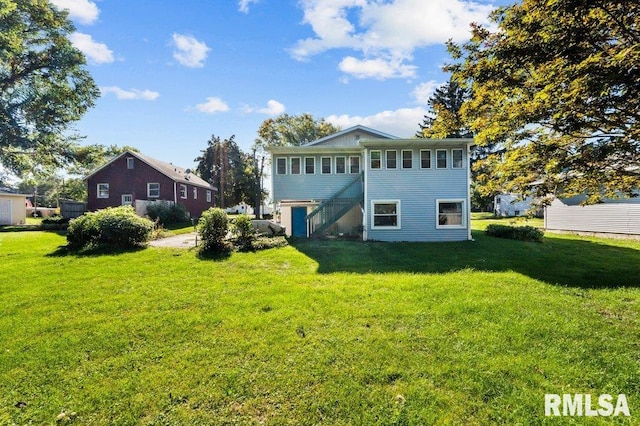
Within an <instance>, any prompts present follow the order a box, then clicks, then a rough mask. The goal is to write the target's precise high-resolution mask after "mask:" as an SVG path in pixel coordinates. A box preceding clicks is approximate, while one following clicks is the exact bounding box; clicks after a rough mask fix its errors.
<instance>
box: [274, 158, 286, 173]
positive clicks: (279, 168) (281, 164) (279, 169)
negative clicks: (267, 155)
mask: <svg viewBox="0 0 640 426" xmlns="http://www.w3.org/2000/svg"><path fill="white" fill-rule="evenodd" d="M276 174H277V175H286V174H287V159H286V158H276Z"/></svg>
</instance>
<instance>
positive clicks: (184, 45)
mask: <svg viewBox="0 0 640 426" xmlns="http://www.w3.org/2000/svg"><path fill="white" fill-rule="evenodd" d="M173 46H174V47H175V48H176V50H174V52H173V57H174V58H175V59H176V60H177V61H178V62H180V63H181V64H182V65H184V66H186V67H189V68H201V67H203V66H204V60H205V59H207V54H208V53H209V51H210V50H211V49H210V48H209V47H208V46H207V45H206V44H205V43H204V42H202V41H198V40H196V39H195V37H193V36H190V35H185V34H177V33H174V34H173Z"/></svg>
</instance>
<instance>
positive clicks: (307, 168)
mask: <svg viewBox="0 0 640 426" xmlns="http://www.w3.org/2000/svg"><path fill="white" fill-rule="evenodd" d="M315 173H316V159H315V158H314V157H304V174H305V175H314V174H315Z"/></svg>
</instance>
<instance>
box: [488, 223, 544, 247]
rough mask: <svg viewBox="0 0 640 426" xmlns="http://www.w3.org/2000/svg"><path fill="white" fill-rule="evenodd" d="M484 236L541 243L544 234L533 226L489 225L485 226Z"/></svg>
mask: <svg viewBox="0 0 640 426" xmlns="http://www.w3.org/2000/svg"><path fill="white" fill-rule="evenodd" d="M485 232H486V234H487V235H490V236H492V237H497V238H508V239H511V240H519V241H534V242H538V243H541V242H542V239H543V238H544V232H543V231H541V230H540V229H538V228H534V227H533V226H507V225H496V224H491V225H489V226H487V229H486V231H485Z"/></svg>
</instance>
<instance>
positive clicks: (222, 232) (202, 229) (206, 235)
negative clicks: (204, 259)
mask: <svg viewBox="0 0 640 426" xmlns="http://www.w3.org/2000/svg"><path fill="white" fill-rule="evenodd" d="M228 232H229V218H228V217H227V213H226V212H225V211H224V210H222V209H220V208H210V209H209V210H207V211H205V212H203V213H202V216H201V217H200V220H199V221H198V233H199V234H200V237H201V238H202V245H201V246H200V250H201V251H203V252H221V251H224V250H226V249H227V245H226V244H225V238H226V237H227V233H228Z"/></svg>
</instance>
